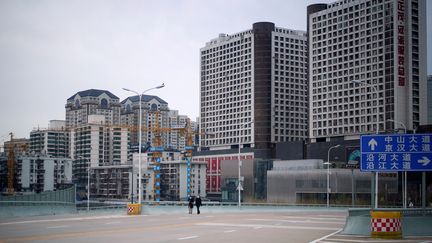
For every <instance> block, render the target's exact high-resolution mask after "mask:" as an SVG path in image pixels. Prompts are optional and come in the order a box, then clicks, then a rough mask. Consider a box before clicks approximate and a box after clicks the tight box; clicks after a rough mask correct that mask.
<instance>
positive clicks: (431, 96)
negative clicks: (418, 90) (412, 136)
mask: <svg viewBox="0 0 432 243" xmlns="http://www.w3.org/2000/svg"><path fill="white" fill-rule="evenodd" d="M427 93H428V96H427V100H428V104H427V107H428V124H429V125H430V124H432V75H429V76H428V79H427Z"/></svg>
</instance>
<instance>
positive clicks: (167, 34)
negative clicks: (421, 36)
mask: <svg viewBox="0 0 432 243" xmlns="http://www.w3.org/2000/svg"><path fill="white" fill-rule="evenodd" d="M318 2H326V3H329V2H334V1H330V0H323V1H319V0H310V1H298V0H289V1H288V0H265V1H264V0H213V1H210V0H165V1H145V0H141V1H132V0H126V1H120V0H103V1H102V0H100V1H97V0H94V1H88V0H76V1H66V0H47V1H43V0H39V1H24V0H0V84H1V89H0V104H1V119H0V142H3V140H5V139H6V137H5V135H7V134H8V133H9V132H14V133H15V136H16V137H28V136H29V133H30V131H31V130H32V129H33V128H34V127H38V126H40V127H41V128H45V127H47V125H48V122H49V120H53V119H62V120H63V119H65V108H64V106H65V104H66V99H67V98H69V97H70V96H72V95H73V94H75V93H76V92H78V91H81V90H86V89H91V88H95V89H103V90H109V91H111V92H112V93H113V94H115V95H117V96H118V97H119V98H120V100H123V99H125V98H126V97H128V96H131V95H132V94H131V93H128V92H126V91H123V90H122V87H127V88H129V89H133V90H136V91H139V92H141V91H143V90H145V89H148V88H151V87H154V86H157V85H159V84H160V83H162V82H164V83H165V85H166V87H165V88H163V89H160V90H156V91H154V92H150V93H149V94H152V95H157V96H159V97H161V98H162V99H164V100H165V101H167V102H168V104H169V107H170V108H171V109H175V110H179V113H180V114H184V115H188V116H189V117H191V118H192V119H194V120H195V118H196V117H197V116H198V115H199V49H200V48H201V47H203V46H204V45H205V43H206V42H207V41H209V40H210V39H212V38H215V37H217V36H218V34H219V33H228V34H232V33H237V32H239V31H242V30H246V29H250V28H251V27H252V24H253V23H254V22H259V21H271V22H274V23H275V24H276V26H279V27H284V28H290V29H300V30H305V29H306V6H307V5H309V4H311V3H318ZM429 2H430V1H429ZM431 5H432V4H430V3H429V6H428V12H429V13H432V11H430V10H431V9H432V8H431V7H432V6H431ZM429 15H431V14H429ZM428 22H429V23H431V19H429V20H428ZM430 26H432V24H430V25H429V26H428V28H429V30H428V34H430V33H431V31H430ZM429 39H430V38H429ZM431 50H432V47H430V48H429V51H428V53H429V54H430V53H431ZM428 60H429V63H432V61H431V60H432V55H428ZM428 73H432V67H431V65H428Z"/></svg>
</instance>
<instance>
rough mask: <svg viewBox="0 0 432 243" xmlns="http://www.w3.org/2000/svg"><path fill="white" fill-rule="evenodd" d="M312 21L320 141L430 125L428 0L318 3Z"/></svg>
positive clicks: (313, 100) (313, 133) (315, 131)
mask: <svg viewBox="0 0 432 243" xmlns="http://www.w3.org/2000/svg"><path fill="white" fill-rule="evenodd" d="M308 24H309V26H308V38H309V39H308V42H309V90H310V95H309V136H310V138H311V140H312V142H314V141H326V140H327V141H328V140H329V139H331V137H341V136H342V137H345V138H350V137H351V138H356V137H357V138H358V135H360V134H365V133H374V132H376V130H377V129H378V130H379V131H384V130H393V129H395V128H397V126H398V125H397V124H396V123H403V124H405V125H406V127H407V128H408V130H412V129H416V128H417V127H419V125H422V124H425V123H426V121H427V105H426V100H427V99H426V95H427V94H426V90H427V89H426V51H425V50H426V1H424V0H341V1H337V2H334V3H332V4H329V5H326V4H318V5H311V6H309V7H308ZM377 116H378V120H377ZM389 120H391V121H389ZM376 124H378V127H377V126H376Z"/></svg>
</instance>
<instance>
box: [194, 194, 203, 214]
mask: <svg viewBox="0 0 432 243" xmlns="http://www.w3.org/2000/svg"><path fill="white" fill-rule="evenodd" d="M201 205H202V202H201V198H200V196H199V195H198V197H197V198H196V199H195V206H196V208H197V214H200V213H201V212H200V210H199V208H200V207H201Z"/></svg>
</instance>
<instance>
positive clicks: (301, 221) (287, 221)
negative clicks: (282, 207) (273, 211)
mask: <svg viewBox="0 0 432 243" xmlns="http://www.w3.org/2000/svg"><path fill="white" fill-rule="evenodd" d="M248 220H251V221H271V222H285V223H310V224H322V223H325V224H342V222H328V221H311V220H286V219H248Z"/></svg>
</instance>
